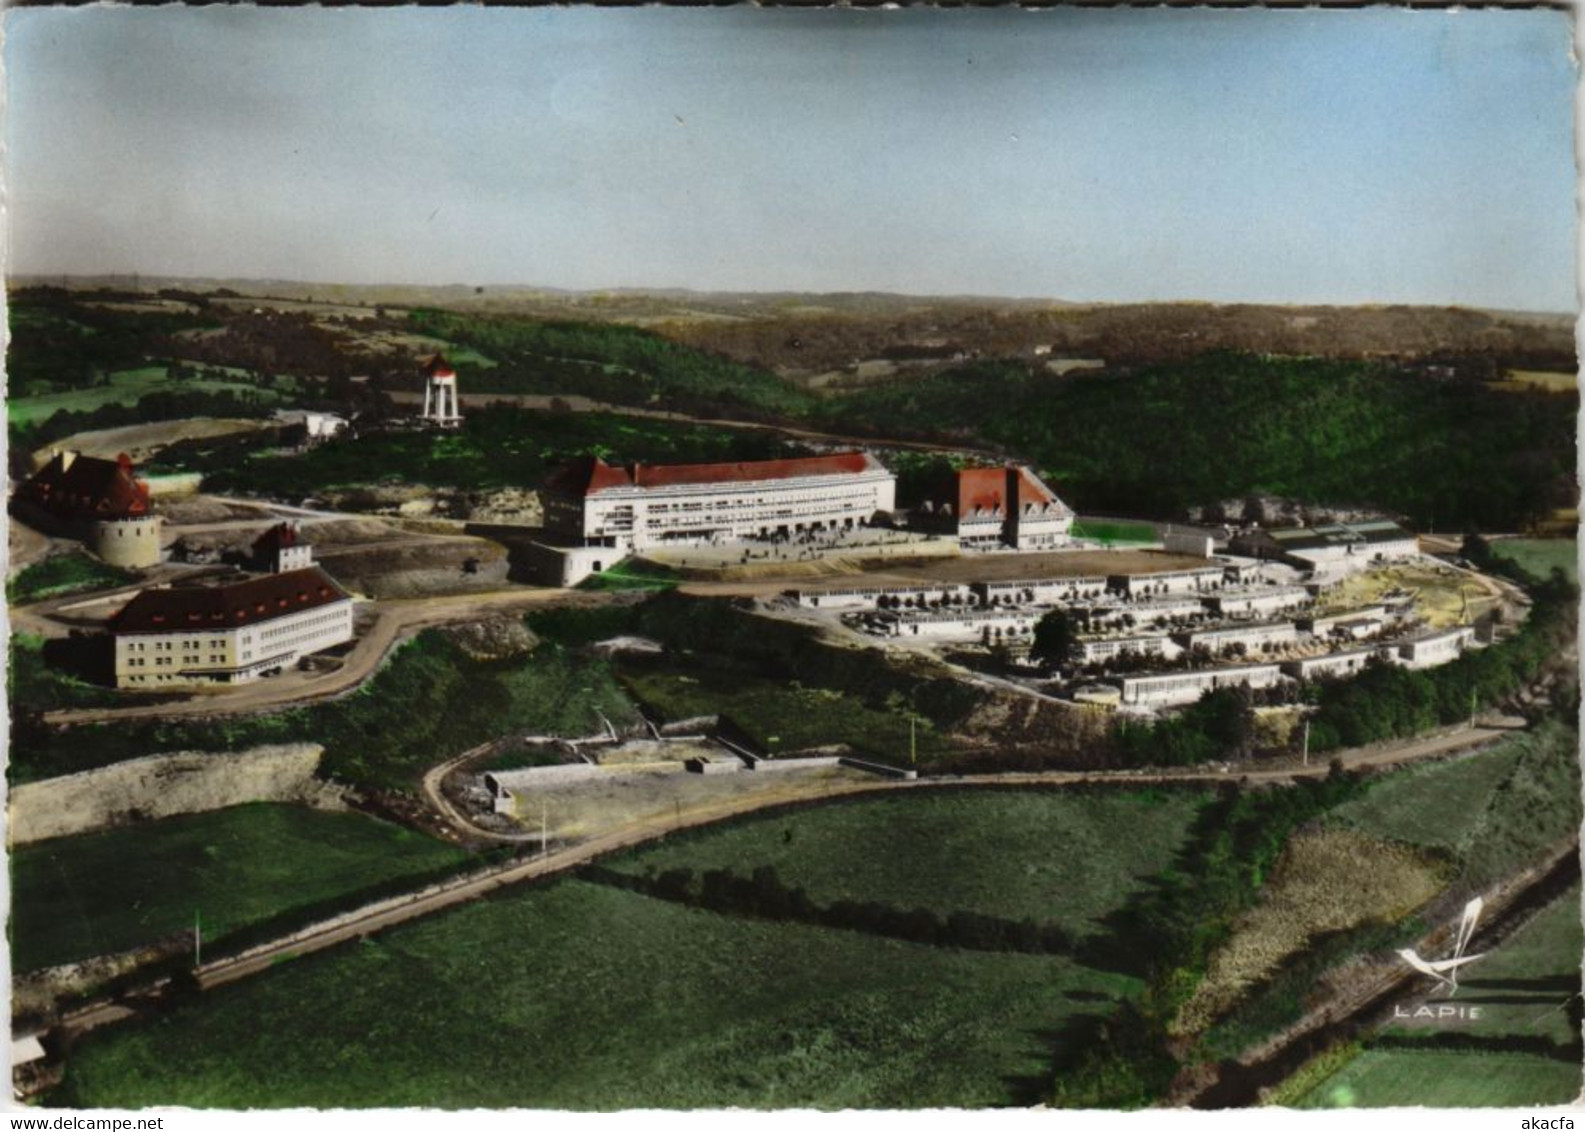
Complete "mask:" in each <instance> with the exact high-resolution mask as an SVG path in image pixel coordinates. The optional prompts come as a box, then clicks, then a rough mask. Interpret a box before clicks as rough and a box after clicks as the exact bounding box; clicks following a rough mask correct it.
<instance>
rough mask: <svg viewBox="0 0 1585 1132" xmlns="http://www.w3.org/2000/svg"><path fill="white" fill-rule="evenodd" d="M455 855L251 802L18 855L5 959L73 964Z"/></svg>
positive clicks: (219, 931)
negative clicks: (198, 921)
mask: <svg viewBox="0 0 1585 1132" xmlns="http://www.w3.org/2000/svg"><path fill="white" fill-rule="evenodd" d="M465 856H466V854H465V853H463V851H462V850H460V849H455V848H453V847H452V846H449V845H446V844H444V843H442V842H439V841H435V840H432V839H430V838H428V837H425V836H423V835H421V834H417V833H414V832H412V831H411V830H407V829H404V828H402V827H400V826H396V825H392V824H390V823H388V822H383V821H378V820H376V819H374V818H371V817H367V816H365V815H363V814H334V813H325V812H321V811H317V810H310V809H306V808H303V807H299V806H291V805H277V804H266V803H258V804H254V805H247V806H235V807H232V808H230V809H224V810H215V811H213V812H210V813H204V814H192V815H185V816H182V817H174V818H167V819H165V820H163V821H157V822H146V823H141V824H138V825H135V826H129V827H125V828H122V829H114V830H107V831H104V832H100V833H90V834H83V835H81V836H78V837H63V838H56V839H53V840H50V841H43V842H39V843H37V844H35V845H28V846H24V847H22V848H20V849H16V850H13V852H12V858H11V883H12V902H13V904H12V917H13V919H12V923H11V946H12V962H13V964H14V965H15V967H16V969H17V970H21V971H27V970H32V969H34V968H37V967H44V966H51V965H54V964H57V963H66V962H71V961H73V960H76V959H82V958H85V957H87V956H90V955H102V954H107V953H110V952H115V951H121V950H125V949H127V948H131V947H136V946H138V945H140V944H144V943H149V942H151V941H152V940H155V939H158V938H159V937H161V936H164V935H167V934H169V933H171V932H176V931H181V930H183V929H187V928H191V927H192V924H193V916H194V913H199V914H201V916H202V918H203V925H204V935H205V938H207V939H215V940H218V939H220V938H221V937H222V936H224V935H225V934H226V933H227V932H229V931H232V930H234V929H236V928H239V927H242V926H244V925H246V924H249V923H253V922H256V921H259V920H263V919H267V918H269V917H270V916H273V915H275V914H277V913H280V912H284V911H287V910H288V909H291V908H293V907H296V906H301V905H306V904H311V903H314V902H316V901H320V900H324V899H326V898H328V897H332V896H337V895H340V894H343V893H350V892H355V891H357V890H359V889H362V888H366V887H368V886H370V885H373V884H376V883H379V882H381V881H384V880H388V879H390V878H393V877H400V876H404V875H412V874H418V873H423V872H426V871H428V870H432V869H435V868H439V867H442V866H444V865H447V864H450V863H453V862H460V861H461V860H463V859H464V858H465Z"/></svg>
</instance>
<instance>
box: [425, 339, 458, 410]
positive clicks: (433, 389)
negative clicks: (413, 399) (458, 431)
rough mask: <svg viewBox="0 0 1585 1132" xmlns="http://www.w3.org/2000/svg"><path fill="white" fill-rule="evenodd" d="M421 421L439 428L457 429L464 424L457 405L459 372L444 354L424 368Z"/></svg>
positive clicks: (433, 359) (435, 357)
mask: <svg viewBox="0 0 1585 1132" xmlns="http://www.w3.org/2000/svg"><path fill="white" fill-rule="evenodd" d="M421 419H422V420H423V421H424V422H425V423H426V424H432V425H435V426H437V427H439V428H457V427H458V426H459V425H461V424H462V408H461V406H459V405H458V403H457V371H456V370H455V369H453V368H452V366H451V363H450V362H448V361H447V360H446V356H445V355H444V354H436V355H435V356H434V357H433V358H431V359H430V360H429V364H428V365H427V366H425V367H424V413H423V416H422V418H421Z"/></svg>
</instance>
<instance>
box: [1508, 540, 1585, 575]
mask: <svg viewBox="0 0 1585 1132" xmlns="http://www.w3.org/2000/svg"><path fill="white" fill-rule="evenodd" d="M1491 552H1492V553H1493V554H1495V555H1497V556H1498V557H1499V558H1506V559H1508V560H1509V561H1511V562H1517V563H1518V564H1519V565H1520V566H1521V567H1523V568H1524V569H1525V570H1526V571H1527V572H1529V573H1531V574H1533V575H1535V576H1536V577H1537V578H1545V577H1546V576H1547V575H1548V574H1550V573H1552V568H1553V567H1554V566H1556V567H1559V568H1561V569H1562V571H1563V573H1564V575H1565V576H1566V577H1567V578H1568V580H1569V581H1571V582H1574V583H1576V584H1577V583H1578V582H1579V559H1578V557H1577V556H1578V554H1579V549H1578V543H1576V541H1575V540H1574V539H1571V538H1499V539H1493V540H1492V542H1491Z"/></svg>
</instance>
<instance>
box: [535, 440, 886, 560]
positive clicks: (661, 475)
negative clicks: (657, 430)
mask: <svg viewBox="0 0 1585 1132" xmlns="http://www.w3.org/2000/svg"><path fill="white" fill-rule="evenodd" d="M540 498H541V500H542V501H543V503H544V508H545V528H546V530H547V531H548V532H550V533H551V534H553V535H555V536H556V537H559V538H564V539H568V540H570V541H572V542H574V543H576V544H579V545H582V546H604V547H612V548H615V549H618V550H624V551H629V550H633V551H643V550H646V549H649V548H652V547H662V546H668V545H683V546H687V545H707V544H721V543H734V542H742V541H746V540H752V539H773V538H792V537H795V536H797V535H801V534H809V533H832V532H837V531H848V530H853V529H854V528H856V527H861V526H864V525H865V524H867V523H869V522H871V521H872V520H873V519H874V518H875V516H876V513H877V512H890V511H891V510H893V508H895V507H896V504H897V478H896V477H895V476H894V475H892V473H891V472H889V471H887V470H886V468H885V467H884V466H883V465H882V464H881V462H880V461H879V460H877V459H875V457H873V456H871V455H870V454H869V453H867V452H842V453H836V454H833V455H829V456H805V457H799V458H795V459H787V460H758V461H752V462H746V463H737V464H667V465H649V464H635V465H633V466H631V467H613V466H612V465H610V464H607V463H606V462H605V461H604V460H601V459H599V458H597V457H592V456H586V457H584V458H583V459H581V460H576V461H574V462H573V463H571V464H567V465H565V466H563V467H561V468H559V469H557V471H556V472H554V473H553V474H552V475H551V477H550V479H549V480H548V481H547V483H546V485H545V487H544V489H543V490H542V491H541V493H540Z"/></svg>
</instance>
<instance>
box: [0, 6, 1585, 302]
mask: <svg viewBox="0 0 1585 1132" xmlns="http://www.w3.org/2000/svg"><path fill="white" fill-rule="evenodd" d="M4 29H5V37H6V38H5V45H4V61H5V67H6V98H7V102H6V114H5V133H4V136H5V143H6V147H7V148H6V161H5V168H6V184H5V191H6V209H7V233H8V241H7V245H8V246H7V256H8V259H7V270H8V272H9V273H11V274H103V273H121V272H134V271H136V272H141V273H143V274H146V275H178V276H194V277H212V278H221V277H235V278H257V279H265V278H272V279H297V280H304V281H312V282H347V283H422V284H435V285H439V284H450V283H466V284H473V285H481V286H496V285H506V284H524V285H538V286H547V287H564V288H575V289H603V288H617V287H690V288H695V289H701V290H743V291H865V290H876V291H894V292H904V293H911V294H978V295H1007V296H1025V297H1050V298H1061V299H1069V300H1075V301H1139V300H1158V299H1201V300H1208V301H1251V302H1315V303H1361V302H1406V303H1459V304H1466V305H1473V306H1487V307H1499V308H1507V309H1528V310H1554V311H1566V310H1573V309H1574V308H1575V305H1576V298H1575V294H1576V284H1575V278H1576V273H1575V266H1574V263H1575V235H1574V233H1575V166H1574V156H1573V150H1574V142H1573V99H1574V85H1575V78H1576V77H1575V73H1574V68H1573V64H1572V61H1571V55H1570V43H1571V37H1572V34H1573V33H1572V28H1571V25H1570V17H1569V16H1568V14H1566V13H1562V12H1556V11H1485V12H1469V11H1463V12H1458V11H1395V10H1391V9H1360V10H1339V11H1263V10H1259V9H1249V10H1233V11H1204V10H1198V11H1195V10H1189V11H1184V10H1129V9H1122V10H1105V9H1102V10H1058V11H1025V10H1019V9H994V10H991V9H970V10H947V11H941V10H917V9H916V10H902V11H877V10H866V11H852V10H836V9H832V10H785V9H783V10H776V9H758V8H751V7H739V8H684V9H676V8H674V9H666V8H630V9H598V8H542V9H488V8H479V7H457V8H405V9H350V10H349V9H332V10H315V9H311V8H305V9H280V8H263V9H260V8H244V7H228V6H214V7H207V8H180V7H167V8H114V7H93V6H84V7H80V8H63V9H53V8H23V9H13V10H11V11H9V12H7V13H6V14H5V20H4Z"/></svg>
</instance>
